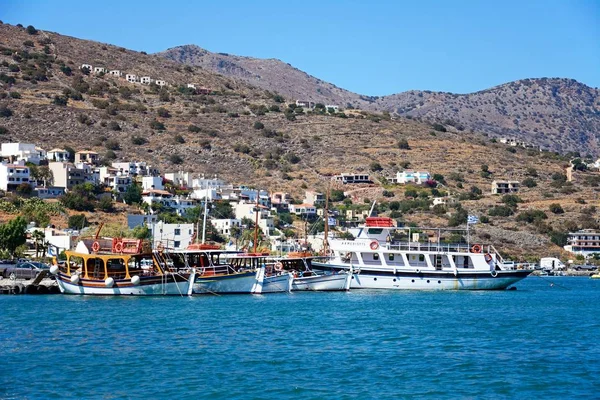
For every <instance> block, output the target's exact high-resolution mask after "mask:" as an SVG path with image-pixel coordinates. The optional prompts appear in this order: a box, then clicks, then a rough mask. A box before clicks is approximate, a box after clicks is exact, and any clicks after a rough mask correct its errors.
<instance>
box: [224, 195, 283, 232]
mask: <svg viewBox="0 0 600 400" xmlns="http://www.w3.org/2000/svg"><path fill="white" fill-rule="evenodd" d="M232 206H233V211H234V212H235V218H236V219H239V220H240V221H241V220H242V219H243V218H248V219H250V220H251V221H252V222H254V221H255V220H256V203H246V202H240V203H236V204H232ZM258 226H259V228H260V229H262V231H263V232H264V233H265V234H266V235H271V232H272V230H273V228H274V224H273V217H271V214H270V210H269V208H268V207H266V206H264V205H260V204H259V205H258Z"/></svg>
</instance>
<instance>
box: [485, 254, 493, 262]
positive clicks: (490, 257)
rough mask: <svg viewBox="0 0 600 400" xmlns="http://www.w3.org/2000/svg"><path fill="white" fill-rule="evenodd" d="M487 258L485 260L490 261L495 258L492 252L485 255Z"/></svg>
mask: <svg viewBox="0 0 600 400" xmlns="http://www.w3.org/2000/svg"><path fill="white" fill-rule="evenodd" d="M483 257H484V258H485V262H486V263H489V262H490V261H492V260H493V257H492V255H491V254H490V253H485V256H483Z"/></svg>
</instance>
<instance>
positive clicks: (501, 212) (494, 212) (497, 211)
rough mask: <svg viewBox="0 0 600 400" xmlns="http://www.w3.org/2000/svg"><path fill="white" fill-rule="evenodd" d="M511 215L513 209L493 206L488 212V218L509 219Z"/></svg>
mask: <svg viewBox="0 0 600 400" xmlns="http://www.w3.org/2000/svg"><path fill="white" fill-rule="evenodd" d="M513 214H514V211H513V209H512V208H511V207H507V206H495V207H492V208H490V209H489V210H488V215H489V216H490V217H510V216H511V215H513Z"/></svg>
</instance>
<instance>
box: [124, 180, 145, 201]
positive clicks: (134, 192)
mask: <svg viewBox="0 0 600 400" xmlns="http://www.w3.org/2000/svg"><path fill="white" fill-rule="evenodd" d="M123 201H124V202H125V203H127V204H129V205H132V204H134V203H137V204H140V203H141V202H142V188H141V187H139V186H138V185H136V184H131V185H129V186H127V190H126V191H125V193H124V194H123Z"/></svg>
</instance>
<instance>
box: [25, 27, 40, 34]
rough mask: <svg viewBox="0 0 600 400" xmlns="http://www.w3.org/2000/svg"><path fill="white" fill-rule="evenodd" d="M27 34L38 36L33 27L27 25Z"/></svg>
mask: <svg viewBox="0 0 600 400" xmlns="http://www.w3.org/2000/svg"><path fill="white" fill-rule="evenodd" d="M26 31H27V33H29V34H30V35H37V34H38V30H37V29H35V28H34V27H33V25H29V26H28V27H27V29H26Z"/></svg>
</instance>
